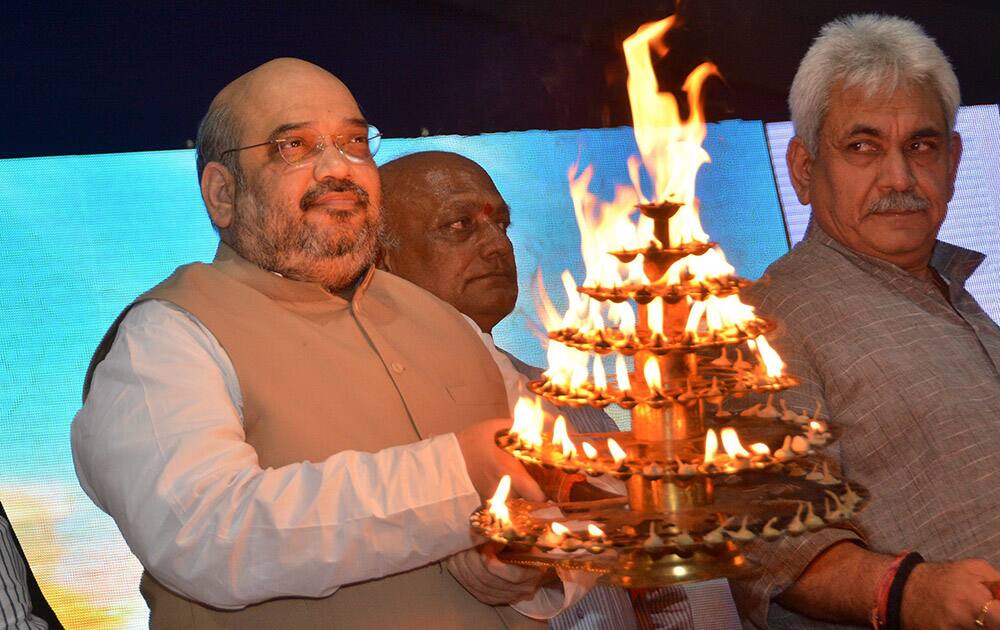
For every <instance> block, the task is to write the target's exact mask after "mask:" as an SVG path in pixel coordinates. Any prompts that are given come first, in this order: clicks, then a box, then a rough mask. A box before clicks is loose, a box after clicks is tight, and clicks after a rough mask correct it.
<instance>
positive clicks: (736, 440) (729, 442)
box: [722, 427, 750, 459]
mask: <svg viewBox="0 0 1000 630" xmlns="http://www.w3.org/2000/svg"><path fill="white" fill-rule="evenodd" d="M722 447H723V448H725V449H726V453H727V454H728V455H729V457H731V458H733V459H736V457H750V453H749V451H747V449H745V448H743V445H742V444H740V437H739V436H738V435H737V434H736V429H734V428H732V427H726V428H725V429H723V430H722Z"/></svg>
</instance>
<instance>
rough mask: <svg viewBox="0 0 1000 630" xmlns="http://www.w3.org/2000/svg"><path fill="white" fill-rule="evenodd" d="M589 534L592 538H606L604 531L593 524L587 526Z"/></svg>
mask: <svg viewBox="0 0 1000 630" xmlns="http://www.w3.org/2000/svg"><path fill="white" fill-rule="evenodd" d="M587 534H588V535H590V537H591V538H604V530H603V529H601V528H600V527H598V526H597V525H594V524H593V523H588V524H587Z"/></svg>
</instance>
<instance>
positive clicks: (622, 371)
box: [615, 354, 632, 392]
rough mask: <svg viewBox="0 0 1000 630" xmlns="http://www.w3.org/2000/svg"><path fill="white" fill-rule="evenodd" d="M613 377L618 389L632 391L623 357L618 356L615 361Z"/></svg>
mask: <svg viewBox="0 0 1000 630" xmlns="http://www.w3.org/2000/svg"><path fill="white" fill-rule="evenodd" d="M615 377H616V379H617V380H618V389H619V390H621V391H622V392H628V391H629V390H631V389H632V383H631V382H630V381H629V380H628V366H627V365H626V364H625V357H623V356H622V355H620V354H619V355H618V357H617V358H616V359H615Z"/></svg>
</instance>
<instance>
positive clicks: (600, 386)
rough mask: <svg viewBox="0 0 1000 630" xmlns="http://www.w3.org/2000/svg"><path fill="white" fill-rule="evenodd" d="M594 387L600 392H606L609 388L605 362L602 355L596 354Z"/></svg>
mask: <svg viewBox="0 0 1000 630" xmlns="http://www.w3.org/2000/svg"><path fill="white" fill-rule="evenodd" d="M594 389H595V390H597V391H598V392H605V391H607V389H608V378H607V376H606V375H605V373H604V362H603V361H601V355H599V354H595V355H594Z"/></svg>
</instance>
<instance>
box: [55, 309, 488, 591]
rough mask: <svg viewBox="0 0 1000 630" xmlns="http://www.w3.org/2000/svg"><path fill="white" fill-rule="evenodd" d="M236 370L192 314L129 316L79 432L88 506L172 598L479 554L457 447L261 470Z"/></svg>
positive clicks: (304, 583)
mask: <svg viewBox="0 0 1000 630" xmlns="http://www.w3.org/2000/svg"><path fill="white" fill-rule="evenodd" d="M241 405H242V403H241V401H240V397H239V386H238V381H237V379H236V374H235V371H234V370H233V367H232V364H231V363H230V361H229V359H228V357H227V356H226V354H225V352H224V351H223V349H222V348H221V346H219V344H218V342H217V341H216V340H215V338H214V337H213V336H212V335H211V333H209V332H208V330H207V329H205V328H204V326H202V325H201V324H200V323H199V322H198V321H197V320H195V319H194V318H193V317H192V316H191V315H190V314H188V313H186V312H185V311H183V310H181V309H178V308H177V307H175V306H173V305H168V304H167V303H164V302H155V301H153V302H146V303H143V304H140V305H138V306H136V307H135V308H133V309H132V310H131V311H130V312H129V313H128V315H126V317H125V318H124V321H123V322H122V324H121V326H120V327H119V330H118V335H117V338H116V339H115V342H114V345H113V346H112V348H111V351H110V352H109V354H108V356H107V357H106V358H105V359H104V361H102V362H101V363H100V365H98V366H97V369H96V371H95V373H94V378H93V384H92V387H91V390H90V395H89V397H88V399H87V401H86V404H85V405H84V407H83V408H82V409H81V410H80V411H79V413H77V415H76V418H75V419H74V421H73V425H72V443H73V457H74V461H75V464H76V470H77V475H78V477H79V479H80V483H81V485H82V486H83V489H84V490H85V491H86V492H87V494H88V495H89V496H90V497H91V498H92V499H93V500H94V502H95V503H97V505H98V506H100V507H101V508H102V509H103V510H104V511H106V512H107V513H108V514H110V515H111V516H112V517H113V518H114V519H115V521H116V523H117V524H118V527H119V529H120V530H121V532H122V534H123V535H124V537H125V540H126V541H127V542H128V544H129V547H130V548H131V549H132V551H133V552H134V553H135V554H136V556H137V557H138V558H139V560H140V561H141V562H142V564H143V566H144V567H145V568H146V569H147V570H148V571H149V572H150V573H151V574H152V575H153V576H154V577H155V578H156V579H157V580H159V581H160V582H161V583H163V584H164V585H165V586H167V587H169V588H171V589H172V590H175V591H177V592H179V593H181V594H183V595H185V596H187V597H189V598H192V599H195V600H197V601H200V602H203V603H205V604H208V605H211V606H214V607H218V608H227V609H233V608H242V607H244V606H247V605H249V604H252V603H256V602H260V601H264V600H268V599H272V598H276V597H288V596H300V597H322V596H326V595H329V594H330V593H332V592H333V591H335V590H336V589H337V588H338V587H339V586H341V585H344V584H350V583H353V582H358V581H362V580H368V579H372V578H378V577H382V576H385V575H389V574H393V573H398V572H401V571H406V570H409V569H412V568H416V567H419V566H422V565H425V564H428V563H430V562H433V561H436V560H439V559H441V558H443V557H446V556H448V555H451V554H453V553H456V552H458V551H461V550H463V549H467V548H469V547H470V546H472V545H473V543H474V540H473V538H472V536H471V534H470V530H469V520H468V518H469V514H470V513H471V512H472V511H473V510H474V509H475V508H477V507H478V506H479V497H478V495H477V494H476V491H475V489H474V487H473V485H472V483H471V481H470V480H469V477H468V474H467V472H466V469H465V464H464V460H463V459H462V454H461V450H460V448H459V446H458V442H457V440H456V438H455V436H454V434H447V435H441V436H437V437H434V438H431V439H428V440H423V441H420V442H416V443H413V444H407V445H403V446H397V447H393V448H387V449H384V450H382V451H379V452H377V453H362V452H356V451H343V452H340V453H337V454H335V455H332V456H330V457H329V458H327V459H326V460H325V461H323V462H317V463H309V462H303V463H300V464H292V465H288V466H282V467H280V468H271V469H266V470H265V469H262V468H261V467H260V465H259V463H258V460H257V454H256V451H255V450H254V449H253V447H251V446H250V445H249V444H247V442H246V440H245V435H244V431H243V424H242V420H241V410H240V407H241Z"/></svg>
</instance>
